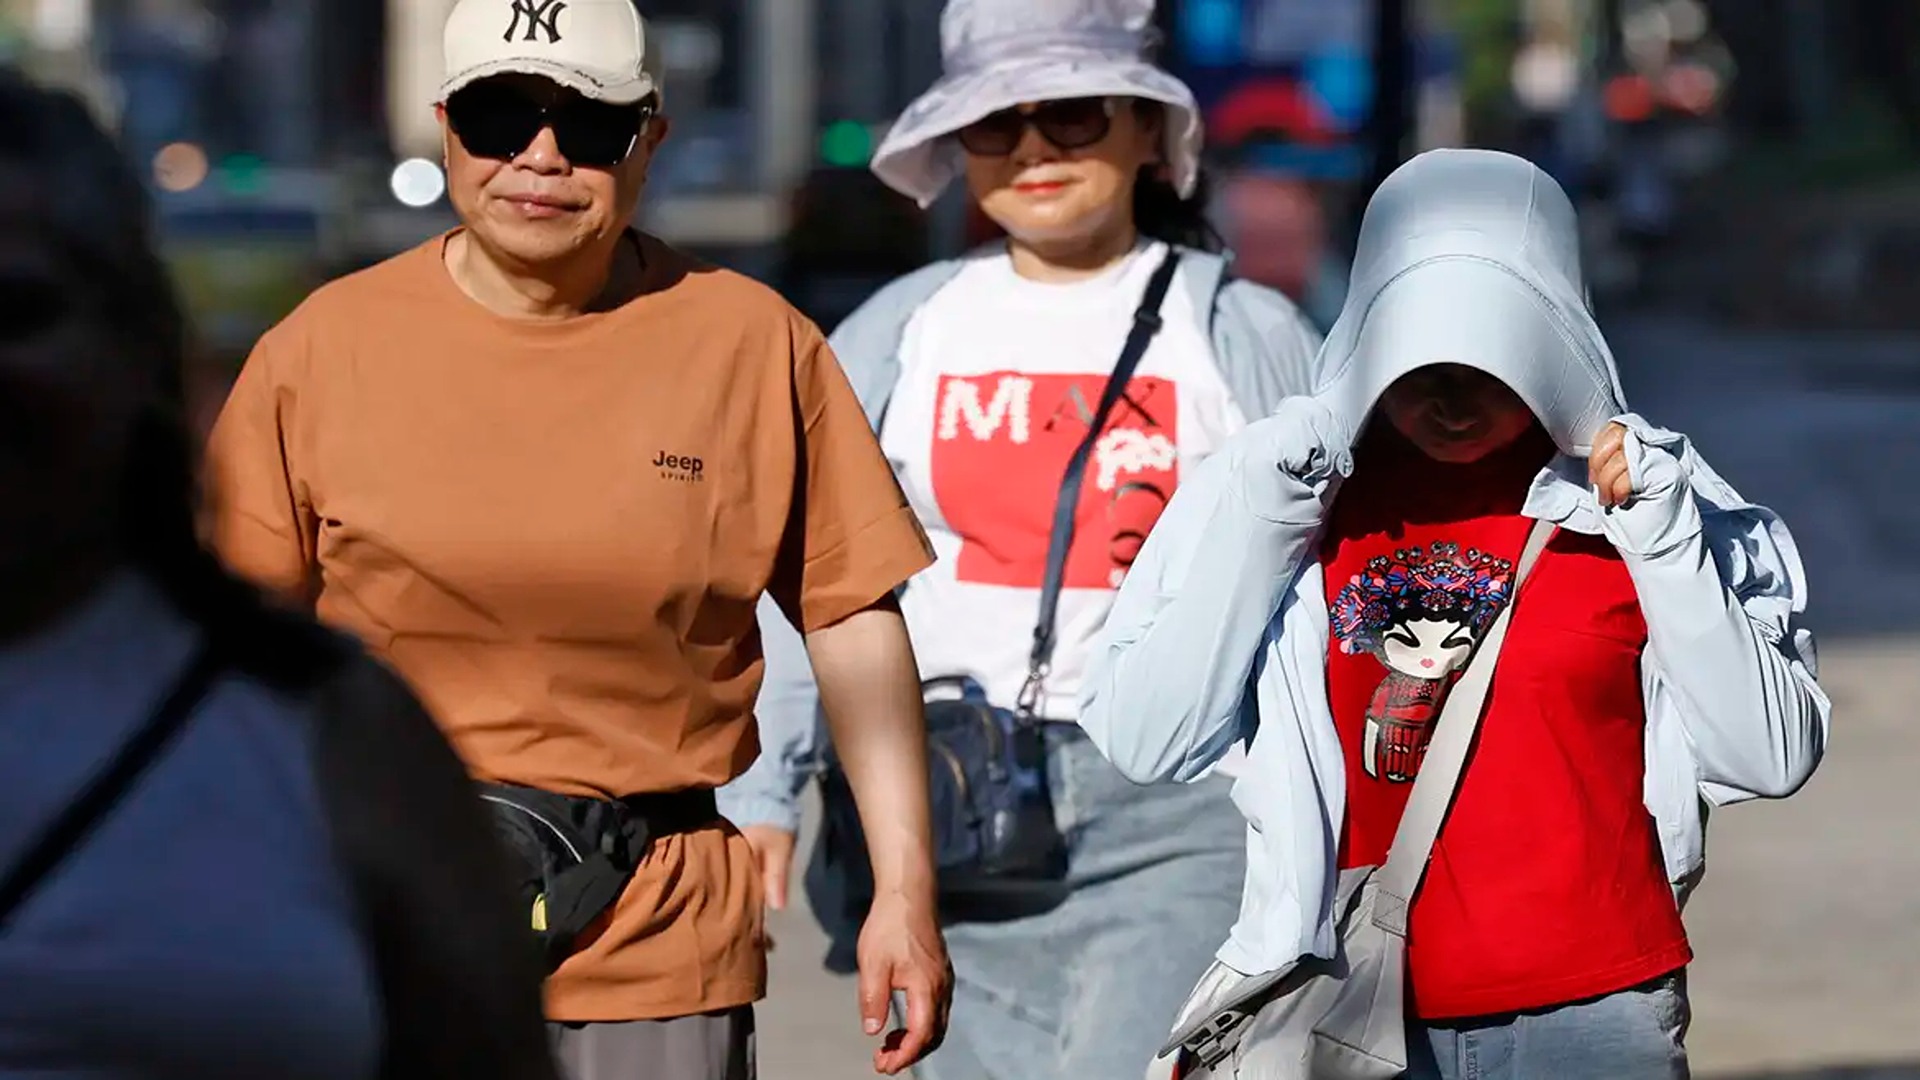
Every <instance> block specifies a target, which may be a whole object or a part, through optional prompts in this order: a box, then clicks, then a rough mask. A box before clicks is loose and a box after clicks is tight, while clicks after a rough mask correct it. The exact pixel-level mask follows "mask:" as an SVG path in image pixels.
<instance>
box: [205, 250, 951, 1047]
mask: <svg viewBox="0 0 1920 1080" xmlns="http://www.w3.org/2000/svg"><path fill="white" fill-rule="evenodd" d="M446 239H447V238H446V237H440V238H437V239H435V240H433V241H432V242H430V243H428V244H426V245H423V246H422V247H420V248H417V249H415V250H413V251H410V252H407V253H406V254H403V255H400V256H398V257H396V258H394V259H392V260H389V261H388V262H386V263H383V264H381V265H379V266H376V267H373V268H372V269H369V270H366V271H363V272H361V273H358V274H355V275H352V276H350V277H347V278H345V279H343V280H341V281H338V282H335V283H333V284H331V285H329V286H327V287H325V288H323V289H321V290H320V291H318V292H317V293H315V294H314V295H313V297H312V298H311V299H309V300H308V301H307V302H306V303H305V304H304V305H302V306H301V307H300V309H299V310H298V311H296V312H294V313H293V315H291V316H290V317H288V318H287V320H286V321H285V322H283V323H281V324H280V325H279V326H277V327H275V328H274V329H273V330H272V331H270V332H268V334H267V335H266V336H265V337H264V338H262V339H261V341H260V344H259V346H258V347H257V348H256V349H255V351H254V353H253V356H252V357H251V358H250V359H249V360H248V361H247V364H246V367H245V369H244V370H243V371H242V372H241V375H240V378H239V381H238V382H237V383H236V384H235V386H234V389H233V393H232V396H231V397H230V398H229V400H228V402H227V405H226V408H225V409H224V411H223V412H222V413H221V416H220V419H219V421H218V423H217V424H216V425H215V428H214V431H213V435H212V438H211V443H210V448H209V455H208V457H209V477H210V482H209V488H210V491H209V495H210V503H211V507H212V516H211V522H212V532H213V537H214V542H215V544H216V546H217V548H218V549H219V551H220V552H221V554H222V555H223V556H224V557H225V559H226V560H227V561H228V563H229V564H230V565H231V566H233V568H234V569H236V570H237V571H238V572H240V573H242V574H244V575H246V576H247V577H249V578H251V579H253V580H254V581H256V582H259V583H260V584H262V585H264V586H265V587H267V588H269V589H271V590H273V591H275V592H277V593H279V594H281V595H284V596H288V597H291V598H294V599H295V600H297V601H299V602H301V603H304V604H311V605H313V606H314V608H315V609H316V610H317V612H318V613H319V615H320V617H321V618H322V619H324V620H326V621H327V622H329V623H331V624H333V625H334V626H337V627H340V628H342V629H344V630H347V631H349V632H351V633H353V634H355V635H357V636H359V637H360V638H361V639H362V640H364V641H365V642H366V643H367V644H368V645H369V646H370V647H371V648H372V649H373V650H374V651H375V652H377V653H378V654H379V655H380V656H381V657H383V658H384V659H385V660H386V661H387V662H388V663H390V664H391V665H393V667H394V668H396V669H397V670H398V671H399V672H400V674H401V675H403V676H404V677H405V678H406V679H407V680H408V682H409V683H411V684H412V686H413V687H414V689H415V690H416V692H417V693H419V695H420V696H421V698H422V699H423V700H424V701H425V702H426V703H427V705H428V706H429V708H430V709H431V710H432V711H433V713H434V715H435V716H436V717H437V718H438V719H439V721H440V722H441V724H442V725H443V726H444V727H445V728H446V730H447V732H448V734H449V736H450V737H451V738H452V740H453V742H454V745H455V746H456V748H457V749H458V750H459V751H460V753H461V756H462V757H463V758H464V759H465V760H466V762H467V765H468V767H469V768H470V769H471V770H472V771H473V773H474V774H475V775H476V776H478V777H480V778H482V779H486V780H498V781H505V782H511V783H517V784H525V785H531V786H534V787H540V788H545V789H547V790H550V791H558V792H565V793H570V794H581V795H597V796H605V797H616V796H623V795H633V794H640V793H645V792H662V791H674V790H680V789H685V788H698V787H714V786H718V785H720V784H723V783H725V782H726V781H728V780H730V779H732V778H733V777H735V776H737V775H738V774H739V773H740V772H741V771H743V770H744V769H745V768H746V767H747V766H748V765H749V764H750V763H751V762H752V760H753V758H754V756H755V755H756V753H757V752H758V742H757V739H756V737H755V729H754V725H753V722H752V709H753V701H754V697H755V695H756V693H757V692H758V690H759V687H760V677H761V671H762V660H761V653H760V640H759V636H758V633H757V629H756V623H755V620H754V608H755V603H756V600H757V598H758V597H759V596H760V594H761V593H762V592H767V593H771V594H772V596H773V597H774V598H775V599H776V600H777V601H778V602H779V603H780V605H781V606H782V608H783V609H785V610H786V612H787V613H788V615H789V617H790V618H792V619H793V620H794V621H795V623H796V624H797V625H800V626H802V627H803V628H804V629H807V630H813V629H818V628H820V627H823V626H827V625H830V624H832V623H834V622H837V621H838V620H840V619H842V618H845V617H846V616H848V615H851V614H853V613H854V612H857V611H859V610H861V609H862V608H865V607H867V606H868V605H870V604H872V603H873V602H874V601H875V600H877V599H879V598H881V597H883V596H884V595H886V594H887V593H888V592H889V591H890V590H892V589H894V588H895V587H896V586H898V585H899V584H900V583H901V582H903V581H905V580H906V579H907V578H908V577H910V576H912V575H913V574H914V573H916V572H918V571H919V570H921V569H922V568H924V567H925V566H926V565H927V564H928V563H929V561H930V559H931V552H930V549H929V547H928V545H927V542H926V537H925V535H924V534H923V533H922V531H921V529H920V526H919V523H918V522H917V521H916V520H915V519H914V517H913V515H912V513H911V512H910V511H909V510H908V509H907V507H906V504H905V501H904V499H903V498H902V497H901V494H900V490H899V488H898V486H897V485H896V484H895V482H894V479H893V475H892V472H891V470H890V469H889V467H888V465H887V463H886V460H885V459H884V457H883V456H882V455H881V453H880V449H879V446H878V444H877V443H876V441H875V439H874V436H873V434H872V431H871V429H870V427H869V426H868V423H867V419H866V417H865V415H864V414H863V413H862V412H861V409H860V405H859V403H858V401H857V400H856V399H855V398H854V395H853V392H852V390H851V388H850V387H849V386H848V383H847V379H846V376H845V374H844V373H843V372H842V371H841V369H840V365H839V363H838V362H837V361H836V360H835V359H834V357H833V355H832V353H831V352H830V351H829V350H828V349H827V346H826V343H825V342H824V341H823V340H822V338H821V336H820V333H819V331H818V330H817V329H815V328H814V327H813V325H812V324H810V323H809V322H807V321H806V320H805V319H804V318H802V317H801V316H800V315H798V314H796V313H795V312H794V311H793V310H792V308H790V307H789V306H788V305H787V304H786V303H785V302H784V301H782V300H781V299H780V298H779V297H778V296H777V295H775V294H774V293H773V292H771V291H770V290H768V289H766V288H764V287H762V286H760V285H758V284H756V283H754V282H752V281H750V280H748V279H747V278H744V277H741V276H739V275H737V274H733V273H729V272H727V271H723V270H717V269H714V268H711V267H708V266H704V265H700V264H697V263H694V262H693V261H691V260H689V259H688V258H686V257H685V256H683V255H680V254H678V253H676V252H674V251H673V250H672V249H670V248H668V247H666V246H665V245H664V244H662V243H660V242H659V241H656V240H653V239H651V238H645V237H643V238H641V241H640V242H641V244H642V251H643V253H644V255H645V257H646V261H647V266H648V270H647V273H648V278H649V287H648V289H647V290H646V291H645V292H644V293H643V295H641V296H640V297H638V298H637V299H634V300H631V301H629V302H627V303H626V304H624V305H621V306H620V307H617V308H615V309H613V310H611V311H608V312H605V313H600V314H591V315H584V316H581V317H578V318H574V319H567V320H561V321H554V322H542V321H530V320H517V319H509V318H505V317H501V316H498V315H495V314H493V313H492V312H490V311H488V310H487V309H485V308H483V307H481V306H480V305H479V304H477V303H475V302H474V301H473V300H471V299H470V298H469V297H467V295H466V294H465V293H463V292H462V291H461V290H460V288H459V286H457V285H456V284H455V283H454V281H453V279H452V277H451V276H450V274H449V273H448V271H447V268H446V266H445V262H444V249H445V244H446ZM761 903H762V900H761V895H760V883H759V879H758V877H757V875H756V873H755V870H754V866H753V862H752V859H751V855H750V852H749V850H748V848H747V846H746V843H745V841H744V840H742V839H741V838H740V836H739V834H738V833H737V832H736V831H734V830H733V829H732V828H730V827H725V828H722V827H716V828H711V829H706V830H700V831H695V832H691V833H686V834H681V835H674V836H667V837H664V838H662V839H660V840H659V841H657V842H656V843H655V844H654V845H653V847H652V849H651V851H650V853H649V855H648V857H647V859H646V862H645V864H644V865H642V866H641V867H640V869H639V872H638V873H636V874H635V875H634V879H633V882H632V884H631V885H629V887H628V888H627V891H626V894H625V895H624V896H623V897H622V898H621V900H620V902H619V905H618V907H617V910H616V912H615V914H614V917H613V919H612V922H611V925H610V926H609V927H608V928H607V929H606V931H605V932H604V933H602V934H600V935H599V936H598V937H597V938H596V939H595V940H593V941H592V942H591V943H590V944H589V945H587V946H586V947H585V948H584V949H583V950H582V952H581V953H580V955H578V956H575V957H574V958H573V959H571V960H570V961H569V962H568V963H567V964H566V965H565V966H564V967H562V968H561V969H560V971H559V972H557V973H556V974H555V976H554V977H553V978H552V979H551V980H550V981H549V984H548V1009H549V1014H550V1015H551V1016H552V1017H553V1018H554V1019H558V1020H634V1019H648V1018H659V1017H670V1016H682V1015H688V1014H693V1013H699V1012H705V1011H709V1010H713V1009H720V1008H727V1007H731V1006H734V1005H739V1004H744V1003H747V1002H750V1001H753V1000H755V999H757V998H758V997H759V996H760V995H761V993H762V992H763V990H764V986H765V981H766V970H765V960H764V957H763V956H762V955H761V951H760V947H759V944H758V938H759V920H760V917H761V915H760V912H761Z"/></svg>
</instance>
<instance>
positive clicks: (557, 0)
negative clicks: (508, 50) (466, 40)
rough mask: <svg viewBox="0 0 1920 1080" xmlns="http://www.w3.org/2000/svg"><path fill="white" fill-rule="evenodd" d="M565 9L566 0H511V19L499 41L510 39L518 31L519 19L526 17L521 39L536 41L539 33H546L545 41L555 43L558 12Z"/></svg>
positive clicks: (558, 23) (556, 42)
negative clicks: (525, 27)
mask: <svg viewBox="0 0 1920 1080" xmlns="http://www.w3.org/2000/svg"><path fill="white" fill-rule="evenodd" d="M565 10H567V4H566V0H513V21H512V22H510V23H508V24H507V32H506V35H505V36H503V37H502V38H501V39H500V40H501V41H512V40H513V35H515V34H517V33H519V32H520V20H521V19H523V18H524V19H526V22H527V32H526V36H524V37H522V38H521V39H520V40H521V41H538V40H540V34H542V33H545V34H546V35H547V43H548V44H550V45H557V44H559V42H560V13H561V12H563V11H565Z"/></svg>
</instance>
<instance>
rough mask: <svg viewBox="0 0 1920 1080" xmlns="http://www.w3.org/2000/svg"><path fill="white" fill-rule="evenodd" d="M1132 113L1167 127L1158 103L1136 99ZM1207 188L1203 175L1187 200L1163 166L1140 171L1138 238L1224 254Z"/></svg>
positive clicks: (1164, 112) (1136, 202)
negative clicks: (1141, 236)
mask: <svg viewBox="0 0 1920 1080" xmlns="http://www.w3.org/2000/svg"><path fill="white" fill-rule="evenodd" d="M1134 109H1135V110H1136V111H1137V113H1138V114H1139V115H1140V117H1141V118H1142V119H1146V120H1151V121H1152V122H1154V123H1158V124H1160V125H1161V126H1162V127H1163V128H1164V126H1165V125H1166V122H1167V120H1166V116H1167V110H1166V107H1165V106H1163V105H1161V104H1160V103H1159V102H1157V101H1147V100H1145V99H1140V98H1137V99H1135V101H1134ZM1208 195H1209V185H1208V183H1207V176H1206V174H1205V173H1204V172H1202V173H1201V174H1200V178H1199V183H1198V184H1197V185H1196V186H1195V187H1194V189H1193V194H1192V195H1189V196H1187V197H1186V198H1184V199H1183V198H1181V197H1180V192H1179V190H1178V189H1177V188H1175V187H1174V186H1173V182H1172V181H1171V180H1169V179H1168V178H1167V177H1166V175H1165V168H1164V166H1158V165H1150V166H1148V167H1147V168H1145V169H1142V170H1141V171H1140V178H1139V179H1138V180H1137V181H1135V183H1134V185H1133V224H1134V228H1136V229H1139V230H1140V233H1141V235H1143V236H1148V237H1151V238H1153V239H1155V240H1162V241H1165V242H1166V243H1169V244H1174V245H1177V246H1179V247H1184V248H1189V249H1191V250H1194V251H1212V252H1220V251H1225V250H1226V247H1227V244H1226V241H1225V240H1224V239H1223V238H1222V237H1221V236H1220V231H1219V230H1218V229H1216V228H1214V226H1213V221H1212V220H1211V219H1210V218H1209V217H1208V216H1207V198H1208Z"/></svg>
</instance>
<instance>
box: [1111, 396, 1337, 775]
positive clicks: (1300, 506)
mask: <svg viewBox="0 0 1920 1080" xmlns="http://www.w3.org/2000/svg"><path fill="white" fill-rule="evenodd" d="M1346 445H1347V443H1346V441H1345V440H1342V439H1339V438H1337V437H1334V436H1333V433H1332V432H1331V430H1330V427H1329V418H1327V417H1326V414H1325V413H1324V410H1323V409H1321V408H1320V407H1319V406H1318V404H1317V403H1315V402H1312V401H1311V400H1310V399H1306V398H1290V399H1288V400H1287V401H1285V402H1283V403H1282V405H1281V407H1280V409H1279V410H1278V411H1277V412H1276V413H1275V414H1274V415H1273V416H1272V417H1269V418H1267V419H1264V420H1260V421H1257V422H1255V423H1253V424H1251V425H1249V426H1248V427H1247V428H1246V429H1245V430H1243V431H1241V432H1240V433H1239V434H1238V435H1235V436H1234V437H1233V438H1232V439H1229V440H1228V441H1227V444H1226V445H1225V446H1224V447H1223V448H1222V450H1221V451H1220V452H1219V453H1217V454H1214V455H1213V456H1212V457H1210V458H1208V459H1207V460H1206V461H1204V462H1202V463H1201V464H1200V466H1199V467H1198V468H1196V469H1195V470H1194V473H1193V476H1192V477H1191V478H1190V479H1187V480H1184V481H1183V482H1182V483H1181V485H1180V487H1179V489H1178V490H1176V491H1175V492H1174V497H1173V500H1172V502H1170V503H1169V504H1168V505H1167V509H1166V510H1165V512H1164V513H1163V514H1162V515H1161V517H1160V521H1159V523H1158V524H1156V525H1155V526H1154V529H1153V532H1152V533H1151V534H1150V535H1149V536H1148V538H1147V542H1146V545H1145V546H1144V547H1143V548H1142V549H1141V553H1140V558H1139V559H1138V560H1137V561H1136V562H1135V563H1134V565H1133V568H1132V569H1131V570H1130V571H1129V572H1128V574H1127V578H1126V581H1125V582H1124V583H1123V584H1122V585H1121V587H1120V592H1119V595H1118V596H1117V597H1116V598H1115V601H1114V607H1113V610H1112V612H1111V613H1110V614H1109V615H1108V617H1107V623H1106V627H1105V629H1104V630H1103V631H1102V634H1101V636H1100V639H1099V640H1098V641H1097V642H1096V643H1095V646H1094V653H1093V656H1092V658H1091V661H1090V664H1089V671H1088V672H1087V678H1086V680H1085V682H1084V684H1083V686H1082V689H1081V700H1080V724H1081V727H1083V728H1084V729H1085V730H1086V732H1087V735H1088V736H1089V737H1090V738H1091V739H1092V741H1093V743H1094V745H1095V746H1096V747H1098V748H1099V750H1100V752H1101V753H1103V754H1105V755H1106V756H1107V758H1108V759H1109V760H1111V761H1112V762H1113V763H1114V765H1115V767H1117V768H1118V769H1119V770H1120V771H1121V772H1122V773H1124V774H1125V775H1126V776H1127V777H1128V778H1129V779H1131V780H1133V781H1135V782H1137V783H1153V782H1157V781H1165V780H1181V781H1184V780H1191V779H1193V778H1194V777H1197V776H1199V775H1200V774H1201V773H1202V772H1204V771H1205V770H1206V769H1207V768H1209V767H1210V766H1212V765H1213V764H1214V763H1215V762H1217V761H1218V760H1219V759H1220V758H1221V757H1222V756H1223V755H1224V754H1225V753H1226V752H1227V749H1228V748H1229V747H1231V746H1232V745H1233V743H1234V742H1235V741H1236V740H1239V739H1243V738H1245V737H1247V736H1248V735H1250V734H1251V732H1250V731H1248V730H1246V724H1245V723H1244V722H1243V718H1244V717H1246V716H1249V715H1251V711H1250V710H1247V709H1246V708H1245V699H1246V694H1247V685H1248V680H1249V678H1250V676H1251V674H1252V672H1253V668H1254V663H1255V660H1256V659H1257V657H1258V655H1259V651H1260V649H1261V648H1262V646H1263V645H1264V644H1265V642H1266V640H1267V635H1268V632H1269V628H1270V625H1271V624H1272V622H1273V618H1274V614H1275V613H1276V612H1277V611H1278V610H1279V609H1280V605H1281V601H1282V600H1283V599H1284V597H1285V596H1286V593H1287V590H1288V589H1289V588H1291V586H1292V583H1293V580H1294V577H1295V576H1296V575H1297V574H1298V573H1299V571H1300V568H1301V566H1302V565H1303V564H1304V563H1305V562H1307V561H1309V560H1310V558H1311V556H1312V553H1313V545H1314V544H1315V543H1316V541H1317V538H1318V536H1319V532H1320V525H1321V522H1322V520H1323V518H1324V514H1325V506H1326V505H1327V503H1328V502H1329V501H1330V500H1331V498H1332V494H1333V489H1334V487H1335V486H1336V484H1337V481H1338V478H1339V477H1340V476H1344V475H1346V474H1347V473H1349V472H1351V471H1352V459H1351V457H1350V456H1349V455H1348V453H1347V451H1346V449H1345V447H1346Z"/></svg>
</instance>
